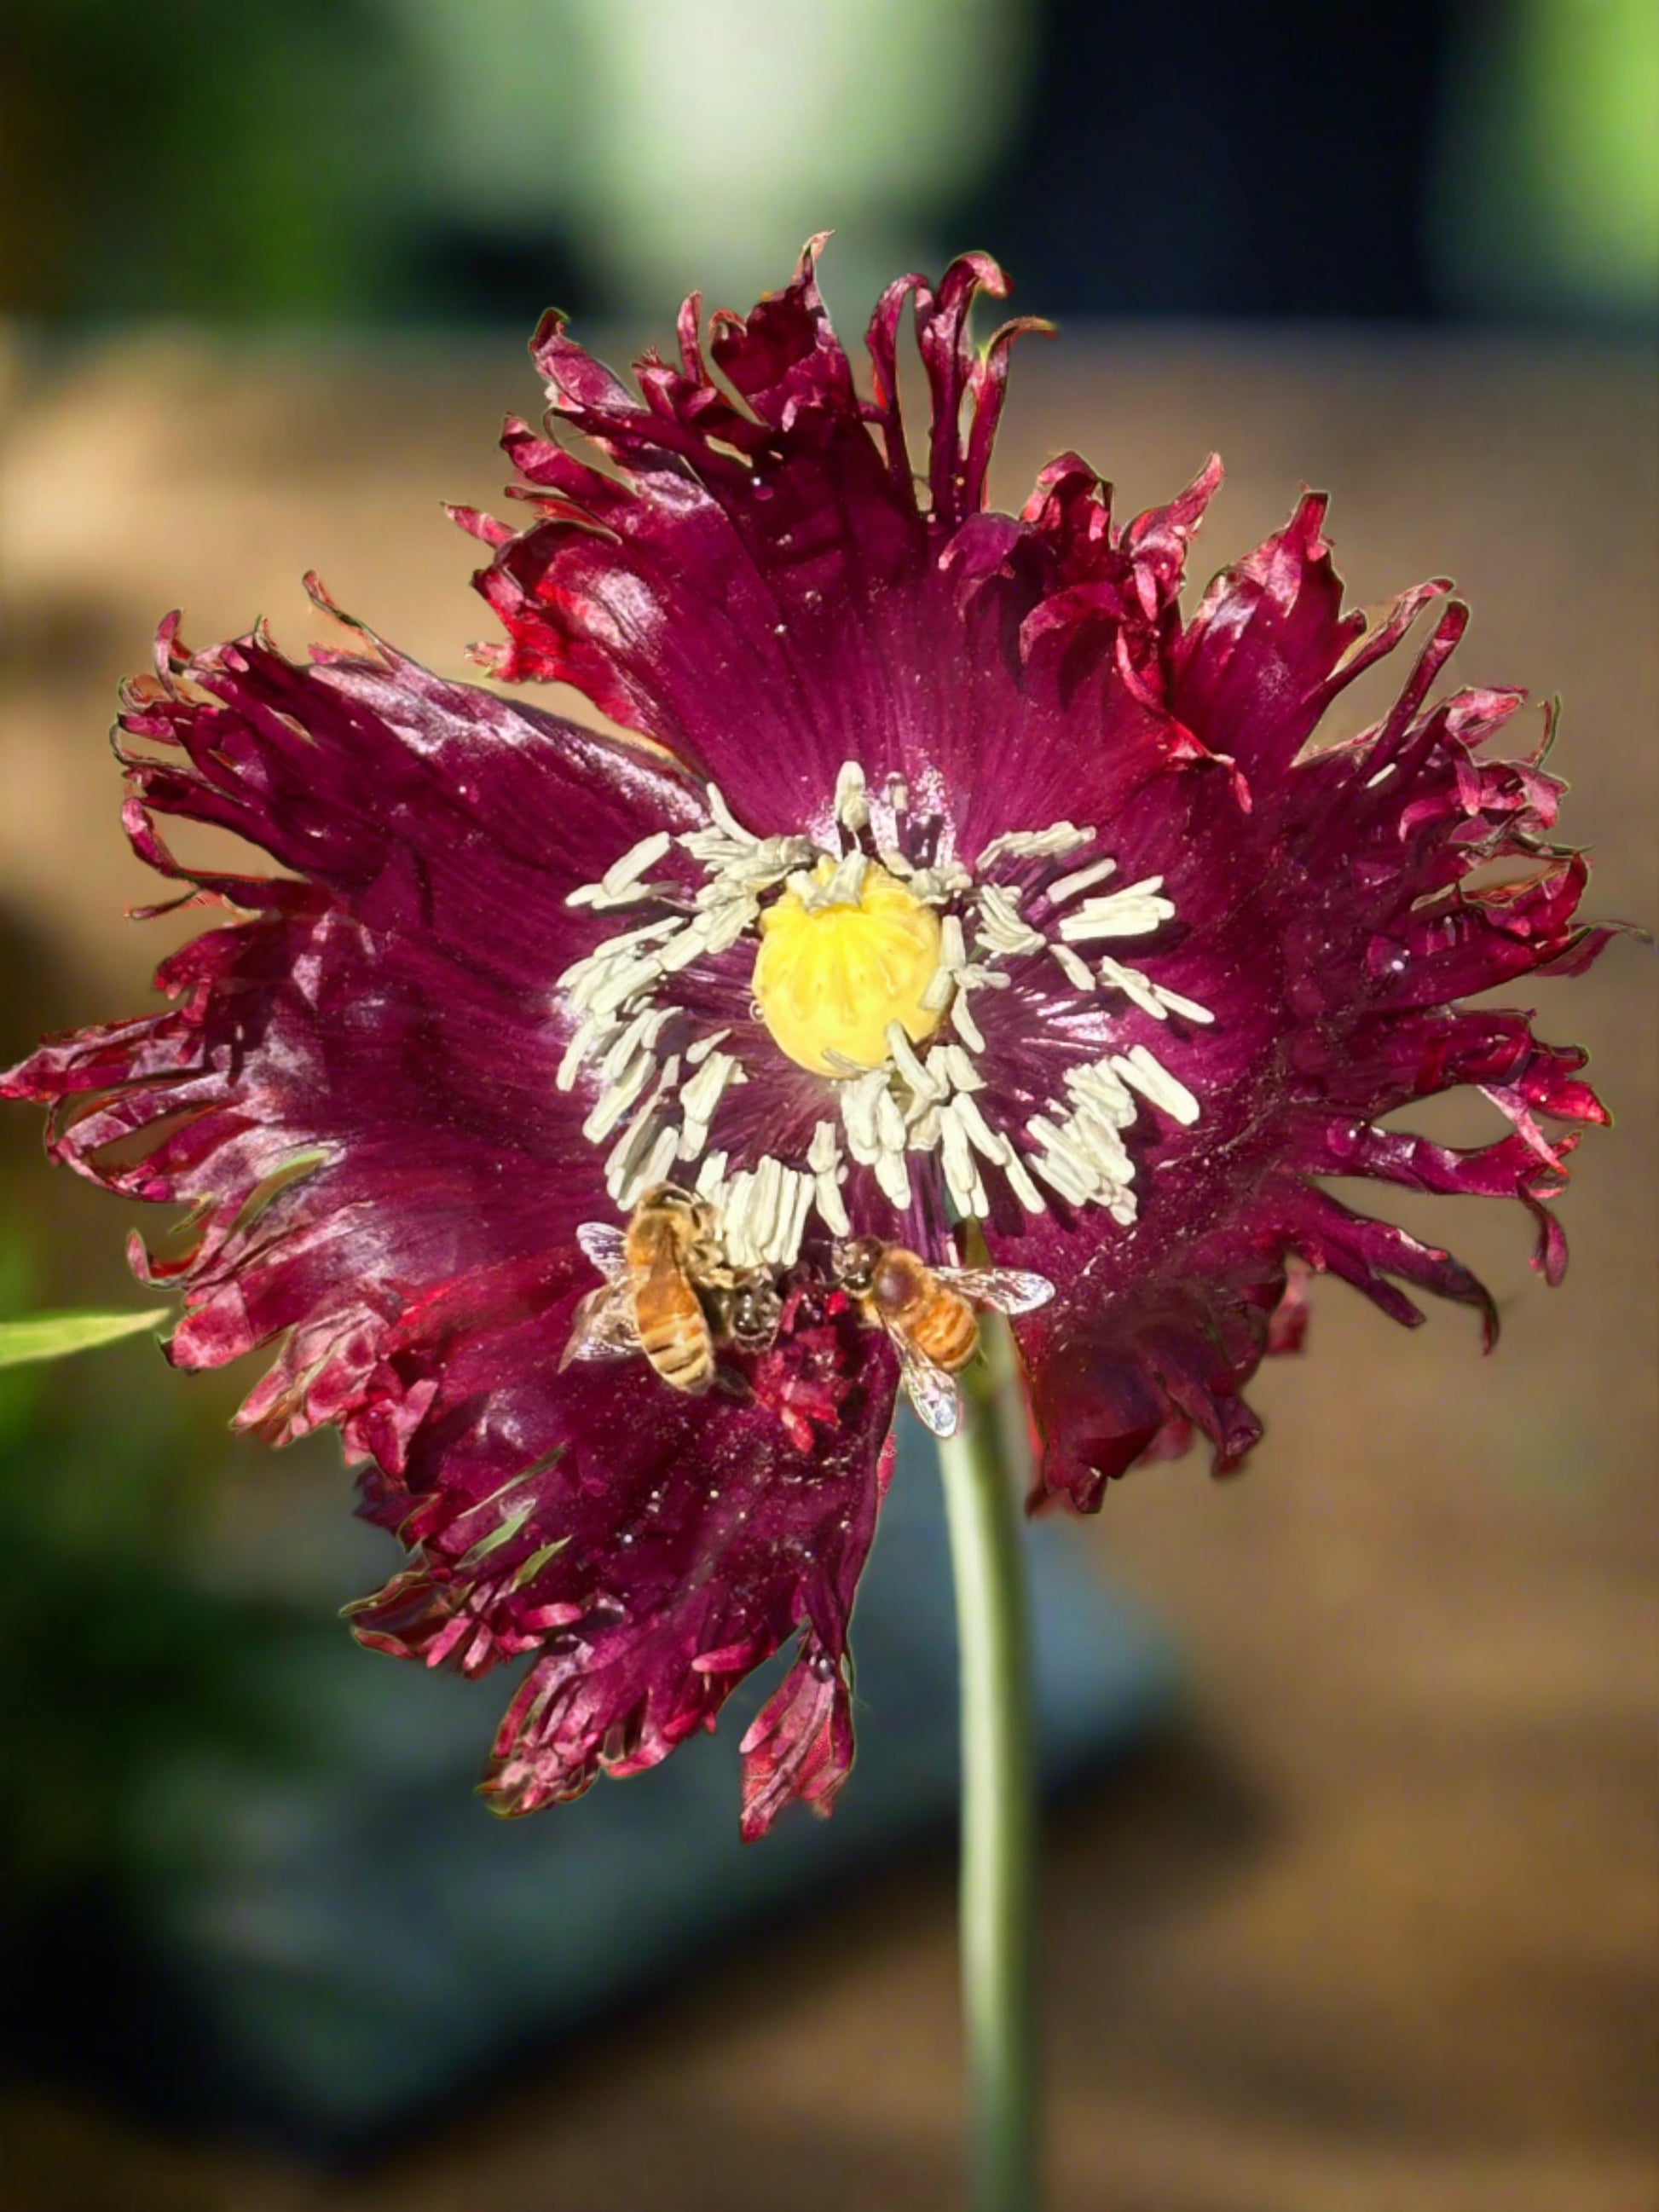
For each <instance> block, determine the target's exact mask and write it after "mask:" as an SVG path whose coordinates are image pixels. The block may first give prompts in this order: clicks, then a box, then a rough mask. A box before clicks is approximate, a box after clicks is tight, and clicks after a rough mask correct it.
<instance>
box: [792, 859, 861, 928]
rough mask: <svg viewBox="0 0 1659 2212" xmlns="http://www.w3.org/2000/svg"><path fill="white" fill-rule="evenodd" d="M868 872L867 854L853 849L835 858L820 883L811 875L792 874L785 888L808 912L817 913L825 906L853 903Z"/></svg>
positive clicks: (859, 896) (856, 901)
mask: <svg viewBox="0 0 1659 2212" xmlns="http://www.w3.org/2000/svg"><path fill="white" fill-rule="evenodd" d="M869 872H870V860H869V856H868V854H864V853H860V852H859V851H857V850H856V849H854V851H852V852H850V853H847V854H843V855H842V858H841V859H840V860H837V861H836V865H835V867H834V868H833V869H832V870H831V872H830V873H829V876H828V877H827V878H825V880H824V881H823V883H818V882H817V881H816V879H815V878H813V877H811V875H805V874H803V875H793V876H791V877H790V878H789V888H790V890H792V891H793V892H794V894H795V896H796V897H797V898H799V901H800V902H801V904H802V905H803V906H804V907H805V908H806V911H807V912H808V913H809V914H820V913H822V912H823V908H825V907H831V906H856V905H857V904H858V902H859V901H860V898H861V897H862V896H863V894H864V878H865V877H866V875H867V874H868V873H869Z"/></svg>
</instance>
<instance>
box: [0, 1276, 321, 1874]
mask: <svg viewBox="0 0 1659 2212" xmlns="http://www.w3.org/2000/svg"><path fill="white" fill-rule="evenodd" d="M32 1274H33V1270H32V1269H31V1267H29V1265H28V1262H27V1255H26V1254H25V1253H24V1251H23V1249H22V1248H21V1244H20V1243H19V1242H18V1240H16V1239H15V1237H13V1238H11V1239H5V1238H3V1237H0V1313H5V1312H7V1311H13V1312H15V1311H16V1310H18V1309H19V1308H20V1307H24V1308H26V1307H27V1304H28V1302H29V1298H30V1295H31V1290H32V1281H31V1278H32ZM165 1380H166V1377H165V1370H164V1369H163V1367H162V1365H161V1359H160V1358H159V1355H158V1353H157V1352H156V1348H155V1346H154V1345H153V1344H149V1343H143V1342H129V1343H125V1344H118V1345H114V1346H109V1347H107V1348H106V1349H104V1350H101V1351H99V1352H94V1353H89V1354H88V1355H87V1356H86V1357H85V1358H82V1359H80V1360H78V1361H76V1363H75V1364H74V1365H73V1367H67V1366H63V1365H48V1366H33V1367H15V1368H11V1369H8V1370H4V1371H0V1802H4V1804H5V1806H6V1819H5V1821H4V1824H3V1827H0V1837H3V1841H0V1911H3V1912H4V1913H5V1915H6V1916H7V1917H17V1916H21V1917H27V1915H28V1914H29V1913H31V1912H32V1911H35V1910H38V1909H39V1908H40V1906H41V1905H44V1904H46V1903H48V1902H50V1901H52V1900H53V1899H58V1898H61V1897H64V1896H69V1895H72V1894H73V1893H75V1892H76V1890H77V1889H78V1888H81V1887H83V1886H84V1885H86V1884H87V1883H88V1881H99V1882H100V1883H104V1884H110V1883H114V1884H117V1885H118V1883H119V1881H121V1879H122V1877H123V1875H124V1872H125V1871H127V1870H130V1869H131V1867H132V1866H133V1863H134V1861H135V1858H136V1857H137V1855H139V1854H140V1853H142V1852H143V1851H145V1850H154V1849H155V1847H156V1844H155V1825H154V1823H153V1821H151V1820H148V1819H147V1818H146V1817H145V1803H144V1800H145V1792H146V1785H147V1781H148V1779H149V1777H150V1776H151V1775H152V1774H153V1773H154V1772H155V1770H156V1768H157V1766H158V1765H159V1764H160V1763H161V1761H163V1760H171V1759H173V1758H174V1757H176V1755H177V1754H178V1753H179V1752H180V1751H189V1750H192V1749H197V1748H207V1747H246V1748H253V1749H259V1750H263V1751H264V1753H266V1754H267V1755H273V1754H274V1755H280V1754H281V1753H282V1751H283V1741H282V1738H283V1730H282V1729H281V1727H280V1725H279V1723H277V1722H276V1719H275V1717H274V1716H275V1708H274V1705H273V1704H272V1701H271V1698H270V1691H269V1689H268V1688H264V1687H262V1684H268V1683H269V1682H270V1680H271V1679H272V1674H273V1670H272V1668H271V1663H270V1662H271V1661H272V1659H273V1656H277V1655H278V1654H279V1653H280V1650H281V1648H282V1647H283V1646H284V1645H286V1644H289V1643H291V1642H297V1641H298V1640H299V1639H301V1638H302V1637H303V1636H304V1635H305V1633H306V1627H307V1625H306V1624H305V1622H304V1621H303V1620H301V1619H300V1618H299V1617H298V1616H297V1615H296V1614H295V1613H290V1612H289V1611H288V1610H287V1609H285V1608H283V1607H280V1606H276V1605H272V1604H270V1603H268V1602H263V1601H251V1600H249V1599H247V1598H246V1597H243V1596H240V1595H234V1594H229V1593H223V1592H221V1591H218V1590H216V1589H213V1588H212V1587H211V1585H210V1583H208V1582H207V1581H206V1580H204V1576H203V1573H202V1571H201V1552H202V1541H201V1540H202V1537H203V1534H204V1529H205V1528H206V1525H207V1522H208V1520H209V1517H210V1509H211V1504H212V1491H213V1486H214V1485H215V1483H216V1481H217V1480H219V1479H220V1471H221V1466H222V1455H216V1454H215V1453H214V1452H213V1451H212V1450H211V1449H207V1448H205V1447H206V1439H205V1438H204V1437H202V1436H201V1435H200V1434H199V1433H196V1432H194V1425H193V1424H192V1422H191V1419H190V1415H189V1413H188V1411H187V1410H186V1409H185V1407H183V1406H182V1405H181V1402H180V1400H181V1393H180V1392H179V1390H177V1389H167V1388H166V1387H165ZM166 1844H167V1848H168V1849H170V1850H176V1851H182V1852H184V1853H185V1854H187V1852H188V1848H189V1844H188V1838H167V1839H166Z"/></svg>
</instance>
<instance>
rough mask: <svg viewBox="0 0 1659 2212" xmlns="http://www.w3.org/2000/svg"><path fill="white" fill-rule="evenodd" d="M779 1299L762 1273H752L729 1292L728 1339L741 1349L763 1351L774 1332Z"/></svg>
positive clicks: (773, 1338) (781, 1311)
mask: <svg viewBox="0 0 1659 2212" xmlns="http://www.w3.org/2000/svg"><path fill="white" fill-rule="evenodd" d="M782 1313H783V1302H782V1300H781V1298H780V1297H779V1296H778V1294H777V1291H776V1290H775V1287H774V1286H773V1284H772V1281H771V1279H770V1278H769V1276H766V1275H752V1276H750V1277H748V1278H747V1279H745V1280H744V1281H743V1282H741V1283H739V1284H738V1287H737V1288H736V1290H734V1291H732V1294H731V1304H730V1324H729V1325H730V1328H731V1331H732V1342H733V1343H734V1344H736V1345H737V1346H739V1347H740V1348H741V1349H742V1350H743V1351H744V1352H764V1351H765V1350H766V1348H767V1346H769V1344H771V1343H772V1342H773V1340H775V1337H776V1335H777V1333H778V1322H779V1321H780V1320H781V1317H782Z"/></svg>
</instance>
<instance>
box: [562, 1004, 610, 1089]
mask: <svg viewBox="0 0 1659 2212" xmlns="http://www.w3.org/2000/svg"><path fill="white" fill-rule="evenodd" d="M598 1036H599V1023H598V1022H596V1021H595V1020H594V1019H593V1018H592V1015H591V1014H590V1015H589V1016H588V1018H587V1019H586V1021H585V1022H582V1023H580V1024H579V1025H578V1027H577V1028H576V1029H575V1030H573V1031H572V1033H571V1038H570V1042H569V1043H568V1045H566V1047H565V1048H564V1057H563V1058H562V1060H560V1062H559V1065H558V1070H557V1073H556V1074H555V1076H554V1078H553V1087H554V1089H555V1090H556V1091H574V1089H575V1087H576V1078H577V1076H578V1075H580V1073H581V1065H582V1062H583V1061H584V1060H586V1057H587V1054H588V1048H589V1047H590V1046H591V1045H592V1043H593V1042H594V1040H595V1039H596V1038H597V1037H598Z"/></svg>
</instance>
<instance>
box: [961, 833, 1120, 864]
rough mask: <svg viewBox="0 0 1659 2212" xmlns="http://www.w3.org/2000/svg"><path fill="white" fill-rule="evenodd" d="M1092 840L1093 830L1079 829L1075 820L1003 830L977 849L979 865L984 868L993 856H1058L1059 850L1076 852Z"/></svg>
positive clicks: (1000, 858) (993, 858)
mask: <svg viewBox="0 0 1659 2212" xmlns="http://www.w3.org/2000/svg"><path fill="white" fill-rule="evenodd" d="M1094 842H1095V833H1094V831H1093V830H1092V829H1079V828H1078V826H1077V824H1076V823H1075V822H1055V823H1051V824H1050V825H1049V827H1048V829H1005V830H1004V831H1003V832H1002V835H1001V836H1000V837H993V838H992V840H991V842H989V844H988V845H987V846H986V847H985V848H984V849H983V850H982V851H981V854H980V856H979V865H980V866H981V868H988V867H989V866H991V864H992V862H993V861H994V860H1058V859H1059V857H1060V854H1062V853H1076V852H1080V851H1081V850H1082V848H1083V847H1084V846H1085V845H1092V844H1093V843H1094Z"/></svg>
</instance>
